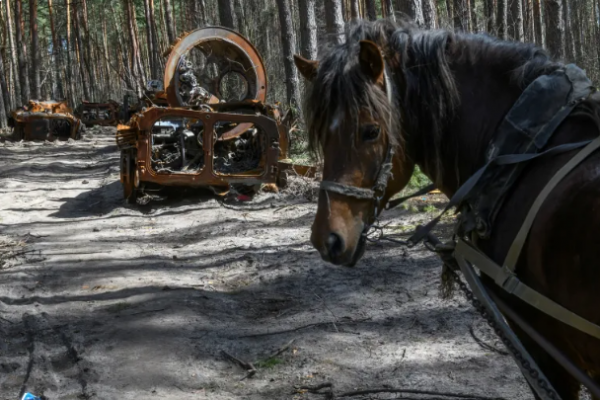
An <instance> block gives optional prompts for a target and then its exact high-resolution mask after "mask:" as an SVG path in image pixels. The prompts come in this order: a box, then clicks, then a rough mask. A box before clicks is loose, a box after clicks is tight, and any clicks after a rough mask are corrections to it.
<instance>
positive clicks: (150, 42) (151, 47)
mask: <svg viewBox="0 0 600 400" xmlns="http://www.w3.org/2000/svg"><path fill="white" fill-rule="evenodd" d="M144 15H145V16H146V45H147V46H148V55H149V60H148V61H149V62H150V75H151V79H159V76H158V59H157V57H156V52H157V48H158V46H157V45H156V44H155V43H154V35H153V34H152V22H153V16H151V15H150V3H149V1H148V0H144Z"/></svg>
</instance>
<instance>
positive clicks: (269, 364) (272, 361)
mask: <svg viewBox="0 0 600 400" xmlns="http://www.w3.org/2000/svg"><path fill="white" fill-rule="evenodd" d="M282 362H283V361H282V360H280V359H279V358H275V357H271V358H267V359H266V360H261V361H258V362H257V363H256V367H258V368H267V369H268V368H274V367H275V366H277V365H279V364H281V363H282Z"/></svg>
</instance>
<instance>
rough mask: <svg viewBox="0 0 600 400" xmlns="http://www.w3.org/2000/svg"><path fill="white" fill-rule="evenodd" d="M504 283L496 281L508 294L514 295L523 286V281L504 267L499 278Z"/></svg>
mask: <svg viewBox="0 0 600 400" xmlns="http://www.w3.org/2000/svg"><path fill="white" fill-rule="evenodd" d="M499 278H500V280H502V281H503V282H498V281H496V282H497V283H498V284H499V285H500V287H502V288H503V289H504V290H506V291H507V292H508V293H510V294H513V293H514V292H515V290H517V287H518V286H519V285H520V284H521V281H520V280H519V278H517V276H516V275H515V274H514V273H513V272H512V271H511V270H509V269H508V268H506V267H502V273H501V274H500V276H499Z"/></svg>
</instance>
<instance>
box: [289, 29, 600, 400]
mask: <svg viewBox="0 0 600 400" xmlns="http://www.w3.org/2000/svg"><path fill="white" fill-rule="evenodd" d="M295 61H296V66H297V68H298V70H299V71H300V73H301V74H302V75H303V76H304V77H305V78H306V79H307V80H309V81H310V82H311V83H312V84H311V85H310V89H309V93H308V96H307V101H306V107H305V109H306V110H305V115H306V120H307V124H308V133H309V139H310V144H311V147H312V149H313V150H314V151H316V152H318V153H320V154H321V155H322V157H323V160H324V171H323V179H324V180H325V181H328V182H334V184H333V186H332V189H335V190H321V193H320V196H319V203H318V210H317V215H316V218H315V221H314V224H313V227H312V237H311V241H312V243H313V245H314V247H315V248H316V249H317V250H318V251H319V252H320V254H321V255H322V257H323V259H325V260H327V261H330V262H332V263H334V264H338V265H346V266H353V265H355V264H356V263H357V261H358V260H359V259H360V257H361V256H362V254H363V253H364V250H365V244H366V243H365V240H364V237H365V236H364V231H365V228H366V227H368V226H369V225H370V224H371V222H372V215H373V213H378V211H380V210H381V209H382V207H383V206H384V204H386V202H387V200H388V199H389V198H390V197H391V196H393V195H394V194H396V193H397V192H399V191H400V190H401V189H402V188H403V187H404V186H405V185H406V184H407V182H408V180H409V178H410V176H411V174H412V173H413V170H414V167H415V165H418V166H419V167H420V168H421V169H422V170H423V171H424V173H425V174H426V175H427V176H428V177H429V178H430V179H431V180H432V181H433V182H434V183H435V184H436V185H437V187H438V188H439V189H440V190H442V191H443V193H445V194H446V195H447V196H449V197H451V196H453V195H454V194H455V192H456V191H457V189H458V188H459V187H460V186H461V185H462V184H463V183H464V182H465V181H466V180H467V179H468V178H469V177H470V176H472V175H473V174H474V173H475V171H477V170H478V169H479V168H480V167H481V166H482V165H484V163H485V161H486V154H485V152H486V149H487V147H488V144H489V143H490V140H492V138H493V137H494V135H495V132H496V130H497V128H498V126H499V124H500V123H501V122H502V120H503V118H504V116H505V115H506V114H507V112H508V111H509V110H510V109H511V107H512V106H513V104H514V103H515V101H516V100H517V99H518V98H519V96H520V95H521V94H522V93H523V91H524V89H525V88H526V87H527V86H528V85H529V84H530V83H531V82H533V81H534V80H535V79H537V78H538V77H540V76H542V75H547V74H551V73H552V72H554V71H556V70H558V69H559V68H561V67H562V65H561V64H559V63H556V62H553V61H551V60H550V59H549V57H548V56H547V55H546V53H544V51H543V50H541V49H539V48H537V47H535V46H532V45H529V44H523V43H509V42H504V41H499V40H496V39H493V38H490V37H487V36H483V35H469V34H454V33H450V32H446V31H423V30H418V29H416V28H414V27H411V26H407V25H403V26H397V25H395V24H393V23H391V22H389V21H377V22H364V21H360V22H356V23H354V24H353V25H352V26H351V27H349V29H348V30H347V33H346V37H345V43H343V44H341V45H337V46H334V47H332V48H330V49H327V51H325V52H324V55H323V57H322V59H321V60H320V61H310V60H305V59H303V58H301V57H299V56H296V57H295ZM578 107H585V108H586V110H588V111H589V112H588V113H587V114H586V115H588V116H589V115H590V113H591V115H594V116H595V117H594V118H589V117H582V116H581V115H579V114H578V113H573V114H571V116H569V117H568V118H567V119H566V120H565V121H564V122H563V123H562V124H561V125H560V126H559V128H558V129H557V130H556V132H555V133H554V135H553V136H552V138H551V139H550V141H549V143H548V147H552V146H558V145H561V144H564V143H572V142H578V141H584V140H589V139H594V138H595V137H597V136H598V135H599V134H600V131H599V128H598V127H599V125H598V122H597V121H598V120H599V119H600V96H599V95H598V94H594V95H593V96H591V97H590V98H588V99H587V100H585V101H584V102H582V103H581V104H580V106H578ZM590 110H591V111H590ZM389 149H392V150H393V152H390V151H389ZM574 153H575V152H574V151H571V152H567V153H564V154H560V155H556V156H552V157H547V158H542V159H537V160H535V161H532V162H531V163H529V164H528V166H527V167H526V169H525V170H524V172H523V174H522V175H521V176H520V178H519V179H518V181H517V182H516V184H515V185H514V186H513V187H512V189H511V190H510V192H509V193H508V196H507V199H506V201H505V202H504V204H503V205H502V208H501V209H500V212H499V214H498V217H497V218H496V220H495V221H496V222H495V223H494V225H493V228H492V232H491V235H490V237H489V238H488V239H485V240H479V241H478V242H477V245H478V247H479V248H480V249H482V250H483V251H484V252H485V253H486V254H487V255H488V256H489V257H490V258H491V259H493V260H494V261H495V262H497V263H499V265H502V264H501V263H502V261H503V260H504V257H505V256H506V253H507V251H508V248H509V246H510V244H511V243H512V240H513V239H514V237H515V235H516V234H517V231H518V230H519V228H520V226H521V224H522V222H523V219H524V218H525V216H526V214H527V212H528V210H529V208H530V206H531V205H532V203H533V201H534V199H535V197H536V196H537V194H538V193H539V192H540V190H541V189H542V188H543V187H544V185H545V184H546V182H548V180H549V179H550V178H551V177H552V176H553V174H554V173H555V172H556V171H557V170H558V169H559V168H560V167H561V166H562V165H564V164H565V163H566V162H567V161H568V160H569V159H570V158H571V157H572V156H573V154H574ZM390 154H392V155H393V158H392V174H391V177H390V180H389V182H388V184H387V187H385V190H384V191H383V192H382V193H380V194H378V195H376V196H374V197H373V198H370V197H369V195H370V194H372V193H375V194H377V193H376V191H373V190H372V188H374V187H376V185H377V180H378V177H379V176H380V175H381V171H382V165H383V164H385V160H386V157H389V156H390ZM336 184H338V185H339V186H340V187H343V188H345V187H357V188H359V190H360V188H362V189H364V193H363V194H366V195H365V196H363V197H364V198H363V199H361V198H356V197H357V196H352V195H350V196H349V195H348V193H344V191H343V190H339V187H337V186H335V185H336ZM336 188H337V189H336ZM359 194H360V193H359ZM358 197H360V196H358ZM598 238H600V154H599V152H596V153H594V154H592V155H591V156H590V157H588V158H587V159H586V160H585V161H584V162H583V163H581V164H580V165H579V166H578V167H577V168H576V169H575V170H573V171H572V172H571V173H570V174H569V175H568V176H567V178H565V179H564V180H563V181H561V182H560V184H559V185H558V186H557V187H556V188H555V189H554V190H553V192H552V193H551V195H550V197H549V198H548V199H547V201H546V202H545V203H544V205H543V207H542V209H541V210H540V212H539V214H538V215H537V218H536V220H535V223H534V225H533V227H532V229H531V231H530V234H529V236H528V240H527V242H526V244H525V247H524V248H523V252H522V254H521V257H520V259H519V263H518V265H517V275H518V277H519V278H520V279H521V281H523V282H524V283H525V284H527V285H529V286H530V287H532V288H533V289H535V290H537V291H538V292H540V293H542V294H544V295H545V296H547V297H549V298H550V299H552V300H554V301H555V302H557V303H559V304H560V305H562V306H564V307H566V308H567V309H569V310H571V311H573V312H575V313H576V314H579V315H580V316H582V317H583V318H585V319H587V320H589V321H591V322H593V323H595V324H598V323H600V307H599V306H598V304H600V246H599V245H598V240H599V239H598ZM486 284H487V286H488V287H489V289H490V290H493V291H495V292H497V293H498V294H499V295H501V296H502V297H503V298H504V299H505V300H507V301H509V302H510V304H511V306H512V307H513V308H514V309H516V310H518V311H519V313H520V314H521V315H522V317H524V318H525V319H526V320H527V321H528V322H529V323H530V324H531V325H533V326H534V327H535V328H536V329H537V330H538V331H539V332H542V333H543V334H544V335H545V336H546V337H547V339H549V340H550V341H551V342H552V343H554V344H555V345H556V346H557V347H558V348H559V349H560V350H562V351H563V352H564V353H565V354H566V355H567V356H569V357H570V358H571V359H572V360H574V361H575V362H576V363H577V364H578V365H579V366H580V367H581V368H582V369H583V370H585V371H587V372H588V373H589V374H590V376H592V377H593V378H594V379H597V380H600V341H599V340H597V339H594V338H592V337H591V336H588V335H586V334H584V333H582V332H580V331H577V330H575V329H573V328H571V327H568V326H566V325H564V324H562V323H561V322H558V321H556V320H554V319H552V318H551V317H549V316H547V315H544V314H542V313H541V312H539V311H537V310H535V309H533V308H532V307H530V306H529V305H527V304H525V303H523V302H521V301H520V300H518V299H515V298H512V297H510V296H509V295H507V294H505V293H504V292H502V291H501V290H500V289H499V287H497V286H494V283H493V282H489V281H488V282H487V283H486ZM515 331H516V333H517V335H518V336H519V337H520V339H521V340H522V342H523V344H524V345H525V346H526V348H527V349H528V350H529V351H530V352H531V354H532V356H533V357H534V358H535V359H536V361H538V364H539V365H540V367H541V368H542V370H543V371H544V373H545V374H546V376H547V377H548V378H549V379H550V381H551V383H552V384H553V385H554V387H555V389H556V390H557V392H558V393H559V395H560V396H561V397H562V398H563V399H567V400H570V399H576V398H577V396H578V393H579V389H580V385H579V383H578V382H577V381H575V380H574V379H573V378H571V376H570V375H569V374H568V373H567V372H566V371H565V370H564V369H563V368H562V367H561V366H560V365H558V364H557V363H556V362H555V361H554V360H552V359H551V358H550V357H549V356H547V355H546V354H545V353H544V352H543V351H542V350H541V349H540V348H539V347H538V346H537V345H536V344H535V343H534V342H533V341H532V340H531V339H530V338H528V337H527V336H526V335H525V334H524V333H523V332H522V331H520V330H518V329H515Z"/></svg>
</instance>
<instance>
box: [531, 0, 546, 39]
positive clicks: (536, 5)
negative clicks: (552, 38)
mask: <svg viewBox="0 0 600 400" xmlns="http://www.w3.org/2000/svg"><path fill="white" fill-rule="evenodd" d="M540 2H541V0H533V28H534V30H535V43H536V44H537V45H538V46H544V44H545V43H544V42H545V41H544V36H543V34H542V27H543V24H544V20H543V19H542V8H541V3H540Z"/></svg>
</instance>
